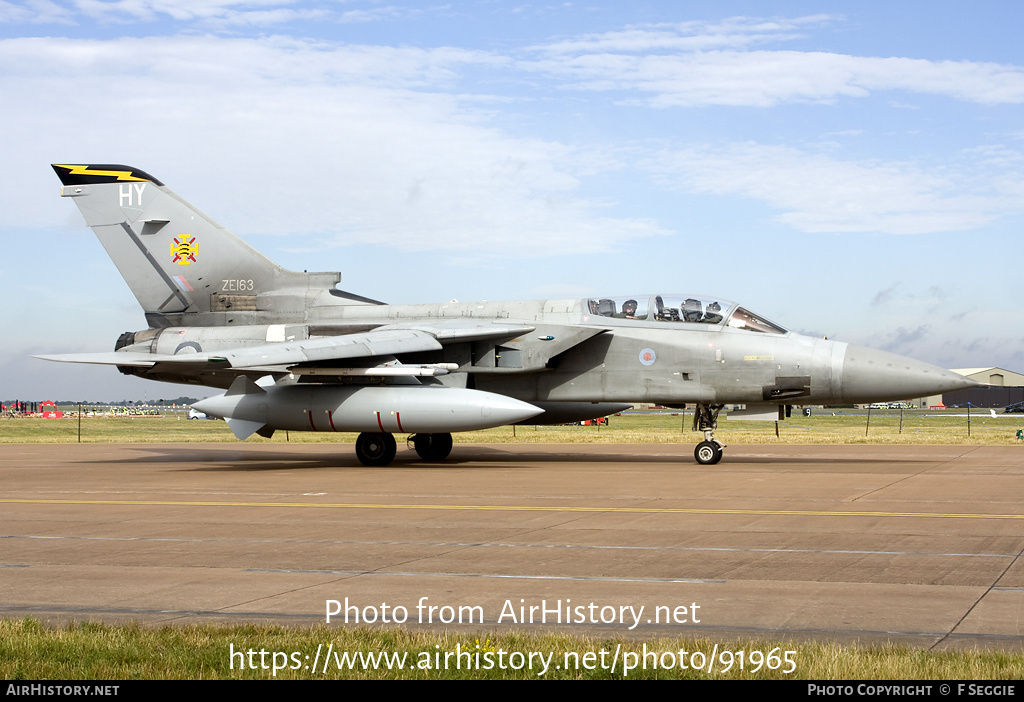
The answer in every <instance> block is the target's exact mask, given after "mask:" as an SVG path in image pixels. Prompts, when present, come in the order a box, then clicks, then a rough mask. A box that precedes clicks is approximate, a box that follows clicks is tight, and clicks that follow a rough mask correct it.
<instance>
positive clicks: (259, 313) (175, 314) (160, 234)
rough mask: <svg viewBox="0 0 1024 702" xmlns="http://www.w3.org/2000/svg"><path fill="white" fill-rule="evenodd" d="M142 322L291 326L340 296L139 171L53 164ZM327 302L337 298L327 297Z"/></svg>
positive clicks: (331, 277) (325, 278) (320, 276)
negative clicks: (323, 298) (323, 300)
mask: <svg viewBox="0 0 1024 702" xmlns="http://www.w3.org/2000/svg"><path fill="white" fill-rule="evenodd" d="M53 170H54V171H56V172H57V175H58V176H59V177H60V180H61V183H62V184H63V187H62V188H61V195H62V196H63V197H70V198H73V199H74V201H75V204H77V205H78V208H79V210H81V212H82V215H83V216H84V217H85V221H86V224H88V225H89V226H90V227H92V230H93V231H94V232H95V233H96V236H97V237H98V238H99V240H100V242H101V243H102V244H103V247H104V248H105V249H106V250H107V254H108V255H109V256H110V258H111V259H112V260H113V262H114V264H115V265H116V266H117V269H118V270H119V271H120V272H121V275H122V276H123V277H124V279H125V282H127V283H128V286H129V287H130V288H131V290H132V292H133V293H134V294H135V297H136V299H137V300H138V301H139V304H140V305H142V308H143V309H144V310H145V311H146V316H147V319H148V320H149V322H150V325H151V326H154V327H163V326H179V325H185V324H194V325H203V326H207V325H214V326H216V325H222V324H238V323H257V324H258V323H260V322H261V321H263V317H264V316H266V315H268V314H270V313H272V314H273V316H274V319H275V320H276V322H278V323H280V322H283V321H290V320H289V318H292V317H293V318H294V321H301V319H302V318H303V314H304V311H305V310H306V309H307V308H308V306H309V305H310V303H311V302H312V300H313V298H315V297H316V296H317V295H322V294H324V293H326V292H330V293H331V294H332V295H336V296H339V297H344V298H346V300H345V301H346V302H347V303H349V304H359V303H372V302H376V301H373V300H367V299H366V298H359V297H358V296H354V295H348V294H346V293H341V291H337V290H334V289H333V288H334V286H335V285H336V284H337V283H338V282H339V281H340V280H341V274H340V273H297V272H294V271H289V270H286V269H284V268H281V267H280V266H278V265H277V264H276V263H274V262H273V261H271V260H270V259H268V258H267V257H266V256H264V255H263V254H261V253H260V252H258V251H256V250H255V249H254V248H252V247H251V246H249V245H248V244H246V243H245V242H244V241H242V240H241V239H239V238H238V237H237V236H235V235H234V234H232V233H231V232H230V231H228V230H227V229H225V228H224V227H222V226H221V225H219V224H217V223H216V222H214V221H213V220H212V219H210V218H209V217H207V216H206V215H205V214H203V213H202V212H200V211H199V210H198V209H196V208H195V207H193V206H192V205H190V204H189V203H187V202H185V201H184V200H183V199H181V198H180V197H179V196H178V195H176V194H175V193H174V192H173V191H172V190H171V189H170V188H168V187H167V186H165V185H164V184H163V183H161V182H160V181H159V180H157V179H156V178H154V177H153V176H151V175H149V174H148V173H146V172H144V171H140V170H139V169H137V168H131V167H130V166H120V165H72V164H53ZM335 302H340V300H336V301H335Z"/></svg>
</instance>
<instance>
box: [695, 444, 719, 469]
mask: <svg viewBox="0 0 1024 702" xmlns="http://www.w3.org/2000/svg"><path fill="white" fill-rule="evenodd" d="M693 457H694V458H695V459H697V463H700V464H701V465H702V466H713V465H714V464H716V463H718V462H719V461H720V460H722V447H721V446H719V445H718V444H716V443H715V442H714V441H701V442H700V443H699V444H697V448H695V449H694V450H693Z"/></svg>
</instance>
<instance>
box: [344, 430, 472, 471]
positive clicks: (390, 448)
mask: <svg viewBox="0 0 1024 702" xmlns="http://www.w3.org/2000/svg"><path fill="white" fill-rule="evenodd" d="M409 440H410V441H411V442H412V446H413V448H414V449H416V453H417V454H418V455H419V457H420V458H422V459H423V460H424V461H443V460H444V459H446V458H448V454H450V453H451V452H452V435H451V434H447V433H446V434H413V435H412V436H411V437H410V439H409ZM396 450H397V447H396V445H395V437H394V435H393V434H387V433H382V434H375V433H371V432H363V433H362V434H360V435H359V438H357V439H356V458H358V459H359V462H360V463H362V464H363V465H364V466H374V467H380V466H387V465H390V464H391V461H393V460H395V452H396Z"/></svg>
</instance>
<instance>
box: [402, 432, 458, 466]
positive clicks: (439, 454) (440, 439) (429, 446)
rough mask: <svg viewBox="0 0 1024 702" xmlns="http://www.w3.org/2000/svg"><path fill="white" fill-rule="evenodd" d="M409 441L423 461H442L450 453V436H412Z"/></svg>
mask: <svg viewBox="0 0 1024 702" xmlns="http://www.w3.org/2000/svg"><path fill="white" fill-rule="evenodd" d="M410 439H411V440H412V447H413V448H414V449H416V453H417V454H419V457H420V458H422V459H423V460H424V461H443V460H444V459H446V458H448V454H449V453H451V452H452V435H451V434H413V435H412V436H411V437H410Z"/></svg>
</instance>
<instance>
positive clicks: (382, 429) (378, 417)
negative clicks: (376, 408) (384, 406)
mask: <svg viewBox="0 0 1024 702" xmlns="http://www.w3.org/2000/svg"><path fill="white" fill-rule="evenodd" d="M374 414H376V415H377V426H378V427H380V430H381V431H384V425H383V424H381V423H380V412H375V413H374Z"/></svg>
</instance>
